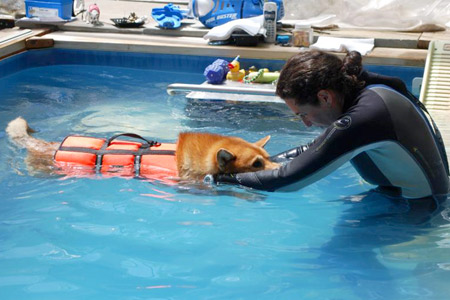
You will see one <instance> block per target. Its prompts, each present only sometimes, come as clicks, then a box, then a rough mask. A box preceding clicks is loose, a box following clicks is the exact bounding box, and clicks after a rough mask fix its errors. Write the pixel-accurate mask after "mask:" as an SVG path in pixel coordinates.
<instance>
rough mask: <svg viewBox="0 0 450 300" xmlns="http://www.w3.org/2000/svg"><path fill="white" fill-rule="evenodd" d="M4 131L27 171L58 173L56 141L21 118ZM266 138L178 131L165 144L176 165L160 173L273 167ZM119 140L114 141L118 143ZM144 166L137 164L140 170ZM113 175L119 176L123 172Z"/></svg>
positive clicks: (198, 174) (192, 174)
mask: <svg viewBox="0 0 450 300" xmlns="http://www.w3.org/2000/svg"><path fill="white" fill-rule="evenodd" d="M6 132H7V134H8V136H9V137H10V139H11V140H12V141H13V142H14V143H15V144H17V145H18V146H20V147H22V148H26V149H27V150H28V155H27V158H26V164H27V168H28V170H29V172H30V174H36V173H45V174H49V173H55V171H57V172H56V173H58V174H60V173H61V171H60V170H58V168H57V167H56V165H55V160H54V157H55V152H56V151H57V150H58V148H59V147H60V145H61V144H60V143H57V142H46V141H43V140H40V139H37V138H34V137H33V136H31V135H30V133H32V132H34V131H33V130H32V129H31V128H30V127H29V126H28V123H27V122H26V121H25V120H24V119H23V118H21V117H19V118H17V119H15V120H13V121H11V122H10V123H9V124H8V126H7V128H6ZM269 139H270V136H267V137H265V138H263V139H261V140H259V141H257V142H255V143H249V142H247V141H245V140H243V139H241V138H238V137H230V136H222V135H217V134H211V133H194V132H185V133H180V135H179V138H178V142H177V144H176V146H175V145H173V144H166V145H169V148H171V149H175V155H172V158H171V159H170V160H171V161H168V163H169V164H171V165H173V166H174V169H175V168H176V172H174V173H170V172H167V171H166V172H164V175H168V174H169V175H173V176H177V177H179V178H180V179H181V180H202V179H203V178H204V177H205V176H206V175H208V174H213V175H215V174H228V173H242V172H250V171H258V170H268V169H274V168H277V167H278V164H276V163H273V162H271V161H270V159H269V154H268V153H267V152H266V151H265V150H264V149H263V147H264V145H265V144H266V143H267V142H268V141H269ZM120 143H121V142H120V141H118V144H120ZM171 145H172V146H171ZM162 148H164V147H162ZM148 168H149V167H148V166H143V165H142V166H141V170H144V169H148ZM157 169H161V167H157ZM153 171H154V168H153ZM117 175H122V176H123V173H122V174H120V173H118V174H117Z"/></svg>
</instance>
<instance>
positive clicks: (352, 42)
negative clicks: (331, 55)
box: [310, 36, 375, 55]
mask: <svg viewBox="0 0 450 300" xmlns="http://www.w3.org/2000/svg"><path fill="white" fill-rule="evenodd" d="M374 46H375V39H350V38H336V37H329V36H320V37H319V39H318V40H317V42H316V43H315V44H312V45H311V46H310V48H313V49H318V50H324V51H333V52H347V51H358V52H359V53H361V55H366V54H367V53H369V52H370V51H372V49H373V47H374Z"/></svg>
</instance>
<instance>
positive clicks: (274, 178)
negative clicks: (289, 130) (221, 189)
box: [217, 72, 449, 199]
mask: <svg viewBox="0 0 450 300" xmlns="http://www.w3.org/2000/svg"><path fill="white" fill-rule="evenodd" d="M360 78H361V79H363V80H365V81H366V84H367V85H366V87H365V88H364V89H363V90H361V91H360V92H359V94H358V95H357V96H356V97H355V98H354V99H347V100H346V103H345V105H344V108H343V114H342V115H341V117H340V118H339V119H338V120H337V121H335V122H334V123H333V124H332V125H330V126H329V127H328V128H327V129H326V130H325V131H324V132H323V133H322V134H321V135H320V136H319V137H318V138H316V139H315V140H314V141H313V142H312V143H311V144H309V145H305V146H300V147H297V148H294V149H291V150H288V151H286V152H283V153H280V154H279V155H277V156H274V158H273V160H275V161H283V160H284V161H287V163H285V164H284V165H282V166H281V167H280V168H279V169H275V170H268V171H259V172H250V173H239V174H234V175H231V176H229V175H219V176H218V177H217V181H218V182H232V183H239V184H241V185H244V186H247V187H252V188H255V189H260V190H267V191H274V190H287V191H289V190H298V189H300V188H303V187H305V186H307V185H309V184H311V183H313V182H315V181H317V180H319V179H321V178H323V177H325V176H326V175H328V174H330V173H331V172H333V171H334V170H336V169H337V168H339V167H340V166H341V165H343V164H344V163H345V162H347V161H350V162H351V163H352V165H353V166H354V167H355V169H356V170H357V171H358V173H359V174H360V175H361V176H362V177H363V178H364V179H365V180H366V181H367V182H369V183H371V184H374V185H378V186H380V187H381V188H384V189H385V190H391V191H392V190H393V191H396V192H397V194H398V195H400V196H403V197H406V198H412V199H416V198H423V197H429V196H440V195H446V194H447V193H448V189H449V178H448V175H449V174H448V163H447V157H446V154H445V148H444V145H443V142H442V139H441V138H440V134H439V132H438V131H437V128H435V126H434V123H432V121H431V122H430V120H429V119H428V118H429V117H428V115H427V113H426V112H424V110H423V109H424V108H421V107H420V106H422V105H421V104H420V103H419V102H418V100H417V99H415V98H414V97H413V96H412V95H411V94H409V93H408V91H407V89H406V87H405V85H404V83H403V82H402V81H401V80H399V79H397V78H393V77H386V76H380V75H377V74H373V73H367V72H363V73H362V74H361V76H360ZM374 83H376V84H374ZM380 83H383V84H380Z"/></svg>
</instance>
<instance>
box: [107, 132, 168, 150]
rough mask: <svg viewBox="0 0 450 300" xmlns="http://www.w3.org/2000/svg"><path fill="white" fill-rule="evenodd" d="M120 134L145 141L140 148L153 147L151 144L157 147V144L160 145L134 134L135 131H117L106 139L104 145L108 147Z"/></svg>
mask: <svg viewBox="0 0 450 300" xmlns="http://www.w3.org/2000/svg"><path fill="white" fill-rule="evenodd" d="M120 136H127V137H131V138H135V139H140V140H143V141H144V142H145V143H143V144H142V146H141V148H148V147H153V146H156V147H157V146H159V145H161V144H160V143H158V142H157V141H151V140H147V139H146V138H143V137H142V136H140V135H138V134H135V133H119V134H116V135H113V136H112V137H110V138H109V139H108V140H107V141H106V143H105V145H106V147H108V146H109V145H110V144H111V143H112V141H113V140H115V139H116V138H118V137H120ZM106 147H105V148H106Z"/></svg>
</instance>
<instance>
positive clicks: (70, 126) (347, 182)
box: [0, 49, 450, 300]
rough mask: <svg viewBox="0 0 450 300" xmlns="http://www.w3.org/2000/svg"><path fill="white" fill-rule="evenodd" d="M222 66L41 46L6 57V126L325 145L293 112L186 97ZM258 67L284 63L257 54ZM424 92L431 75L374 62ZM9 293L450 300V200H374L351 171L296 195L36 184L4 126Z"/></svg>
mask: <svg viewBox="0 0 450 300" xmlns="http://www.w3.org/2000/svg"><path fill="white" fill-rule="evenodd" d="M212 61H213V59H211V58H206V57H195V56H169V55H161V54H159V55H157V54H154V55H151V54H131V53H112V52H94V51H75V50H63V49H52V50H39V51H33V52H27V53H23V54H20V55H16V56H14V57H11V58H9V59H7V60H4V61H1V62H0V93H1V95H2V99H1V101H0V108H1V109H0V126H1V128H5V127H6V124H7V123H8V122H9V121H10V120H12V119H14V118H15V117H17V116H18V115H21V116H23V117H24V118H26V119H27V120H28V121H29V123H30V125H31V126H32V127H34V128H35V129H37V130H38V132H37V133H36V135H37V136H38V137H39V138H43V139H46V140H61V139H62V138H64V137H65V136H67V135H69V134H72V133H77V134H85V135H95V136H99V137H109V136H111V135H112V134H114V133H118V132H134V133H137V134H140V135H143V136H145V137H148V138H152V139H156V140H158V141H161V142H174V141H175V140H176V137H177V134H178V132H180V131H186V130H191V131H209V132H215V133H221V134H228V135H237V136H240V137H243V138H245V139H248V140H250V141H256V140H258V139H259V138H261V137H263V136H265V135H267V134H271V135H272V139H271V141H270V142H269V144H268V145H267V147H266V148H267V150H268V152H269V153H277V152H279V151H282V150H285V149H287V148H290V147H294V146H296V145H299V144H303V143H306V142H308V141H310V140H311V139H313V138H314V137H315V136H316V135H317V134H318V132H319V131H318V130H316V129H310V128H304V127H303V126H302V125H301V124H300V123H299V122H298V121H297V120H294V119H293V118H292V115H291V113H290V112H289V111H288V110H287V109H286V108H285V107H284V106H283V105H280V104H262V103H251V104H244V103H229V102H215V101H197V100H196V101H194V100H186V99H185V98H184V97H183V96H180V95H178V96H168V95H167V94H166V91H165V89H166V86H167V85H168V84H170V83H174V82H183V83H201V82H202V81H203V80H204V79H203V76H202V72H203V69H204V68H205V66H206V65H208V64H209V63H211V62H212ZM242 64H255V65H257V67H261V66H269V67H271V68H276V67H281V65H282V62H281V61H275V62H268V61H264V62H263V61H251V60H248V61H246V60H243V62H242ZM370 69H371V70H374V71H379V72H383V73H385V74H391V75H400V76H401V77H402V78H404V79H405V80H406V82H407V83H410V82H411V80H412V78H413V77H416V76H421V71H422V70H421V69H420V68H399V67H397V68H392V67H379V66H376V67H375V66H374V67H371V68H370ZM0 146H1V149H2V152H1V153H2V155H1V157H0V170H1V171H2V172H1V174H0V188H1V191H2V194H3V196H2V198H1V208H0V266H1V268H0V298H1V299H61V298H63V299H108V300H111V299H274V298H279V299H444V298H446V297H447V296H448V287H447V286H448V282H449V279H450V255H449V251H450V250H449V248H450V238H449V237H450V223H449V221H450V219H449V215H448V214H449V211H450V208H449V207H448V204H445V206H444V207H443V208H442V210H440V211H439V212H438V213H435V214H433V215H426V214H417V215H415V214H411V213H408V207H407V204H406V203H404V202H402V201H392V200H390V199H388V198H386V197H383V196H380V195H378V194H375V193H371V192H368V190H370V189H371V188H372V186H370V185H368V184H367V183H364V182H362V180H361V179H360V177H359V175H358V174H357V173H356V172H355V171H354V170H353V168H352V167H351V166H350V165H349V164H345V165H344V166H343V167H341V168H340V169H339V170H337V171H336V172H334V173H332V174H331V175H330V176H328V177H327V178H325V179H322V180H320V181H319V182H317V183H315V184H313V185H311V186H309V187H307V188H305V189H303V190H301V191H298V192H295V193H278V192H276V193H265V192H259V191H252V190H247V189H241V188H238V187H230V186H218V187H208V186H201V185H199V186H164V185H161V184H153V183H149V182H146V181H142V180H134V179H123V178H96V179H88V178H69V179H61V178H46V177H33V176H29V175H28V174H27V172H26V168H25V166H24V163H23V159H24V157H25V152H24V151H23V150H20V149H17V148H15V147H14V146H13V145H12V144H11V143H10V142H9V141H8V140H7V138H6V137H5V133H4V130H2V131H1V132H0Z"/></svg>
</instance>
